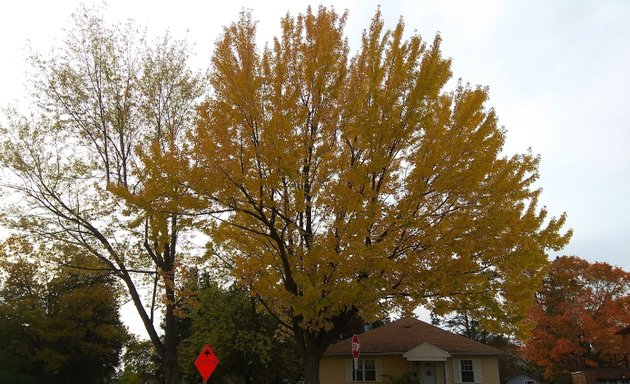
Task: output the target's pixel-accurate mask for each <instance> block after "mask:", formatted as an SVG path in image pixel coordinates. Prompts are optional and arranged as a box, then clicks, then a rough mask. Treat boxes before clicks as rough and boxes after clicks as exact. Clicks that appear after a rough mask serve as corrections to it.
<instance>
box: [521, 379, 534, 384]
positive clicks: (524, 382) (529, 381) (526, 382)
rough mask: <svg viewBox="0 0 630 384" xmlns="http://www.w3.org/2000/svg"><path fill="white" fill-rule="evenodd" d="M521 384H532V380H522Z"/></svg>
mask: <svg viewBox="0 0 630 384" xmlns="http://www.w3.org/2000/svg"><path fill="white" fill-rule="evenodd" d="M523 384H534V380H523Z"/></svg>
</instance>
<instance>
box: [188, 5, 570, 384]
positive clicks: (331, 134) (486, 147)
mask: <svg viewBox="0 0 630 384" xmlns="http://www.w3.org/2000/svg"><path fill="white" fill-rule="evenodd" d="M346 18H347V14H345V13H344V14H341V15H340V14H337V13H336V12H335V11H334V10H329V9H326V8H324V7H320V8H319V9H318V10H316V11H312V10H311V9H310V8H309V9H308V10H307V12H306V13H305V14H300V15H298V16H296V17H292V16H290V15H287V16H286V17H284V18H283V19H282V21H281V27H282V31H281V34H280V36H279V37H277V38H276V39H274V40H273V41H272V42H271V43H270V44H269V45H268V46H266V47H265V49H263V50H260V49H259V48H258V47H257V45H256V25H255V22H254V21H253V20H252V17H251V15H249V14H247V13H244V14H243V15H242V16H241V18H240V20H239V21H237V22H236V23H234V24H232V25H230V26H229V27H227V28H225V30H224V33H223V36H222V37H221V38H220V39H219V40H218V42H217V44H216V49H215V52H214V55H213V56H212V65H213V67H212V73H211V75H210V83H211V85H212V87H213V93H212V96H211V97H210V98H209V99H208V100H207V102H206V103H205V104H204V105H203V106H202V107H201V108H199V119H200V121H199V124H198V126H197V129H196V131H195V132H194V134H193V142H194V153H193V155H192V156H193V158H194V159H195V164H194V166H193V167H192V169H191V174H190V180H189V185H190V187H191V188H192V189H194V190H195V192H196V194H197V196H198V197H199V199H200V200H201V201H202V202H205V205H206V206H208V207H209V209H211V210H215V211H216V210H223V211H225V212H224V213H222V214H220V215H216V219H217V221H218V223H216V222H212V223H211V224H208V225H207V226H206V229H207V232H208V234H209V235H210V236H211V238H212V240H213V242H212V245H211V247H212V249H211V250H212V252H213V253H214V255H216V256H218V257H219V258H221V259H222V260H224V261H226V265H228V266H229V273H231V275H232V276H233V277H234V278H236V279H237V280H238V281H239V282H240V283H242V284H245V285H247V286H248V287H249V289H251V292H253V293H254V294H255V295H257V296H258V298H259V300H261V301H262V302H263V303H264V305H265V306H266V308H267V309H268V310H269V311H270V312H271V313H273V314H274V315H275V316H277V318H278V319H279V320H280V321H281V322H282V323H283V324H284V326H286V327H287V328H289V329H291V330H292V332H293V334H294V336H295V338H296V342H297V345H298V348H299V350H300V352H301V356H302V359H303V362H304V368H305V379H306V383H308V384H316V383H318V382H319V377H318V374H319V368H318V367H319V359H320V357H321V355H322V353H323V352H324V350H325V349H326V347H327V346H328V345H329V344H330V343H331V342H332V341H333V340H335V339H336V337H337V336H338V333H339V329H340V328H341V326H342V325H343V324H344V323H346V322H347V321H349V320H350V319H351V318H352V317H353V316H354V315H355V314H356V313H360V314H361V315H362V316H364V317H365V318H366V319H368V320H369V319H373V318H376V317H379V315H381V314H383V313H384V312H386V311H389V310H391V309H402V310H411V309H413V308H415V307H416V306H417V305H420V304H422V305H426V306H428V307H429V308H432V309H434V310H436V311H438V312H446V311H448V310H449V309H450V308H452V307H456V308H460V307H462V306H464V305H468V306H472V305H476V306H478V307H480V308H481V311H483V312H485V313H487V314H489V315H490V314H492V315H495V316H498V315H499V314H507V316H514V317H515V318H516V319H518V318H519V315H520V314H521V313H522V308H523V307H525V306H526V305H524V303H527V302H529V301H530V300H531V297H532V295H533V290H534V289H535V288H533V287H536V286H537V285H538V284H537V283H536V281H537V280H540V279H541V278H542V273H543V269H544V268H543V267H544V265H545V264H546V254H545V252H546V251H547V250H549V249H554V250H558V249H560V248H562V246H564V245H565V244H566V242H567V241H568V238H569V235H570V233H562V228H561V227H562V226H563V224H564V221H565V218H564V215H563V216H561V217H560V218H551V219H549V218H547V211H546V210H545V209H544V208H542V209H541V208H538V207H537V202H538V197H539V194H540V191H539V190H538V189H536V188H534V187H533V186H532V185H533V183H534V181H535V180H536V179H537V176H538V173H537V167H538V158H537V157H536V156H533V155H532V154H530V153H526V154H519V155H514V156H511V157H504V155H503V154H502V152H501V151H502V148H503V143H504V138H505V137H504V135H505V133H504V131H503V130H502V129H501V128H499V126H498V125H497V117H496V115H495V112H494V110H492V109H491V108H488V107H487V106H486V101H487V98H488V91H487V89H485V88H481V87H473V88H471V87H469V86H467V85H463V84H459V85H458V86H457V87H456V88H455V89H454V90H453V91H451V92H445V91H443V88H444V85H445V83H446V82H447V80H448V79H449V78H450V77H451V71H450V60H448V59H444V58H442V56H441V54H440V38H439V36H438V37H436V38H435V40H434V41H433V43H430V44H427V43H426V42H424V41H423V40H422V39H421V38H420V36H417V35H411V36H409V37H408V38H406V37H405V34H404V23H403V22H402V20H401V21H400V22H399V23H398V24H397V25H396V26H395V28H394V29H392V30H386V29H385V28H384V23H383V19H382V17H381V14H380V11H378V12H377V13H376V15H375V16H374V18H373V20H372V23H371V25H370V26H369V28H368V29H367V30H366V31H365V32H364V34H363V37H362V40H361V41H362V45H361V48H360V49H359V51H358V52H357V53H356V54H355V55H354V56H352V57H350V54H349V48H348V43H347V40H346V38H345V36H344V32H343V30H344V25H345V23H346ZM501 316H504V315H501ZM506 323H507V322H506Z"/></svg>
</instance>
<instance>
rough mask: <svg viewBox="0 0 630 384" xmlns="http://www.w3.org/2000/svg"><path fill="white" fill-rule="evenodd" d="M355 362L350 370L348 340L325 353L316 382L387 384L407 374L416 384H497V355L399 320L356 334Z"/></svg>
mask: <svg viewBox="0 0 630 384" xmlns="http://www.w3.org/2000/svg"><path fill="white" fill-rule="evenodd" d="M359 337H360V351H361V354H360V357H359V361H358V369H354V362H353V356H352V341H351V339H345V340H342V341H340V342H338V343H335V344H332V345H330V346H329V347H328V349H326V351H325V352H324V355H323V357H322V359H321V361H320V367H319V377H320V382H321V383H325V384H344V383H351V382H388V379H393V378H397V377H400V376H403V375H407V374H408V375H411V376H412V377H413V378H415V379H416V381H417V382H418V383H422V384H458V383H483V384H499V383H500V379H499V364H498V356H499V355H501V354H502V353H503V352H501V351H500V350H498V349H496V348H494V347H491V346H488V345H485V344H481V343H478V342H476V341H473V340H470V339H468V338H466V337H463V336H460V335H456V334H454V333H451V332H448V331H445V330H443V329H440V328H438V327H435V326H433V325H431V324H428V323H425V322H423V321H420V320H417V319H414V318H411V317H404V318H402V319H400V320H397V321H394V322H391V323H389V324H386V325H384V326H382V327H379V328H375V329H372V330H370V331H367V332H364V333H362V334H360V335H359Z"/></svg>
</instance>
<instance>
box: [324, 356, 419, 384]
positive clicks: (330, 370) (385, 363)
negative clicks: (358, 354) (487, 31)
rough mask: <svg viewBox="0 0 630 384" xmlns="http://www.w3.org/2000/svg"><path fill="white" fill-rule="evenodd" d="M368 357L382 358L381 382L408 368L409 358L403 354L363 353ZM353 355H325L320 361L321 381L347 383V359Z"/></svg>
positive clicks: (332, 383)
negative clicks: (377, 354)
mask: <svg viewBox="0 0 630 384" xmlns="http://www.w3.org/2000/svg"><path fill="white" fill-rule="evenodd" d="M362 357H364V358H366V359H372V358H373V359H380V367H381V377H382V378H381V380H380V381H381V382H387V377H397V376H401V375H404V374H405V373H407V370H408V367H409V365H408V363H407V360H405V359H403V358H402V356H399V355H396V356H368V355H362ZM349 359H351V357H341V356H334V357H324V358H323V359H322V360H321V362H320V363H319V382H320V383H322V384H345V383H346V376H345V372H346V360H349Z"/></svg>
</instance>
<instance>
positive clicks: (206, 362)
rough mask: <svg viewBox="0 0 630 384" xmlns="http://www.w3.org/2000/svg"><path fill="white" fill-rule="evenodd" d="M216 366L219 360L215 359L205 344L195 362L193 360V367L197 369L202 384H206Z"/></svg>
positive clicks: (208, 346)
mask: <svg viewBox="0 0 630 384" xmlns="http://www.w3.org/2000/svg"><path fill="white" fill-rule="evenodd" d="M217 364H219V359H217V356H216V355H215V354H214V351H213V350H212V348H210V344H206V346H205V347H203V349H202V350H201V353H200V354H199V356H197V360H195V367H197V370H198V371H199V373H200V374H201V377H202V378H203V384H206V383H207V382H208V378H209V377H210V375H212V372H214V369H215V368H216V367H217Z"/></svg>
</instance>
